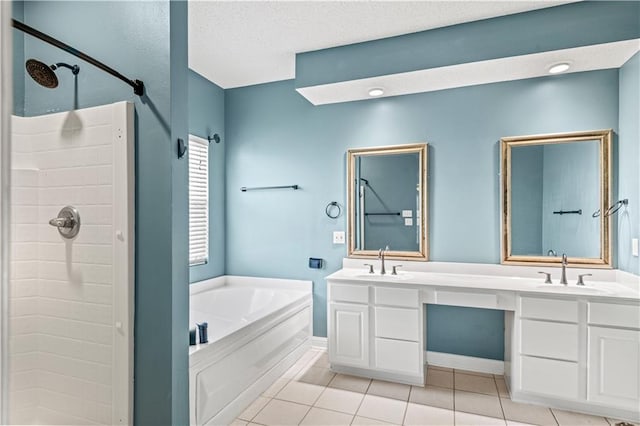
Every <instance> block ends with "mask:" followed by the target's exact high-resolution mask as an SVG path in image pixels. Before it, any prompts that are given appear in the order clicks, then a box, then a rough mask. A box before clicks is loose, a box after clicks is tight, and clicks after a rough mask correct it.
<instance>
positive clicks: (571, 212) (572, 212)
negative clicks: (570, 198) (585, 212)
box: [553, 209, 582, 214]
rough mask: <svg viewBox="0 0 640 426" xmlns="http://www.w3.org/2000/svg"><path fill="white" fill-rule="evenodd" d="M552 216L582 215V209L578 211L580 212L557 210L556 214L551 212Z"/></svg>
mask: <svg viewBox="0 0 640 426" xmlns="http://www.w3.org/2000/svg"><path fill="white" fill-rule="evenodd" d="M553 214H582V209H580V210H559V211H557V212H553Z"/></svg>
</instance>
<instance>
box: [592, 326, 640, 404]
mask: <svg viewBox="0 0 640 426" xmlns="http://www.w3.org/2000/svg"><path fill="white" fill-rule="evenodd" d="M588 371H589V374H588V387H589V395H588V397H589V400H590V401H594V402H601V403H604V404H608V405H611V406H615V407H620V408H628V409H631V410H634V411H637V410H638V406H639V404H640V331H637V330H621V329H615V328H606V327H589V370H588Z"/></svg>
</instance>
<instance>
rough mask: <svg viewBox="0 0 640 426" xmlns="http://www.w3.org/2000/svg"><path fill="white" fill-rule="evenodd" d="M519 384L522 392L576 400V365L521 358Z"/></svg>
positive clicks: (573, 363)
mask: <svg viewBox="0 0 640 426" xmlns="http://www.w3.org/2000/svg"><path fill="white" fill-rule="evenodd" d="M520 360H521V367H520V368H521V377H520V379H521V382H520V383H522V390H523V391H524V392H534V393H538V394H541V395H551V396H556V397H559V398H563V399H577V398H578V364H577V363H575V362H568V361H556V360H553V359H543V358H534V357H529V356H522V357H521V358H520Z"/></svg>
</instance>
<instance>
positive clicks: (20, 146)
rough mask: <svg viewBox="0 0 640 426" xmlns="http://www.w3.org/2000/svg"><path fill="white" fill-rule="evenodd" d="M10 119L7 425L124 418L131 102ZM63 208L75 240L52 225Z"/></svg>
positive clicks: (128, 370) (128, 354)
mask: <svg viewBox="0 0 640 426" xmlns="http://www.w3.org/2000/svg"><path fill="white" fill-rule="evenodd" d="M12 124H13V127H12V133H13V146H14V147H15V148H14V153H13V154H14V157H13V158H14V161H13V167H14V170H13V176H14V181H13V186H12V189H13V194H14V195H13V203H12V212H13V215H12V218H13V220H14V222H15V223H14V225H13V226H14V238H13V242H12V250H11V254H12V265H13V271H14V272H13V273H12V285H11V299H10V300H11V314H10V315H11V319H10V323H11V341H10V345H9V346H10V356H11V358H10V365H11V366H10V369H11V377H10V384H11V393H10V416H11V417H10V420H11V423H14V424H15V423H21V424H22V423H31V424H127V423H129V422H130V414H131V413H130V411H131V407H130V395H132V392H131V391H132V387H131V386H132V365H133V359H132V348H133V346H132V325H133V324H132V318H133V316H132V306H133V275H132V274H133V241H132V240H133V155H132V154H133V143H134V141H133V105H132V104H130V103H118V104H113V105H107V106H103V107H96V108H89V109H84V110H76V111H70V112H66V113H59V114H51V115H46V116H39V117H29V118H22V117H14V119H13V122H12ZM67 205H71V206H73V207H75V208H76V209H77V210H78V212H79V213H80V220H81V226H80V232H79V234H78V235H77V237H75V238H73V239H64V238H62V236H61V235H60V234H59V233H58V230H57V228H56V227H54V226H51V225H49V220H50V219H52V218H55V217H56V216H57V215H58V212H59V210H60V209H61V208H62V207H64V206H67Z"/></svg>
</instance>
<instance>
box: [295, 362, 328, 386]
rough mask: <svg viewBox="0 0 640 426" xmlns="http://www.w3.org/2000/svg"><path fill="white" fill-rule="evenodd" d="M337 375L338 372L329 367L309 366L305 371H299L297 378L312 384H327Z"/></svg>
mask: <svg viewBox="0 0 640 426" xmlns="http://www.w3.org/2000/svg"><path fill="white" fill-rule="evenodd" d="M335 375H336V373H334V372H333V371H331V370H329V369H328V368H318V367H309V368H307V369H306V370H305V371H302V372H300V373H298V375H297V376H296V378H295V380H296V381H297V382H304V383H310V384H312V385H318V386H327V385H328V384H329V382H330V381H331V380H332V379H333V377H334V376H335Z"/></svg>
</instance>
